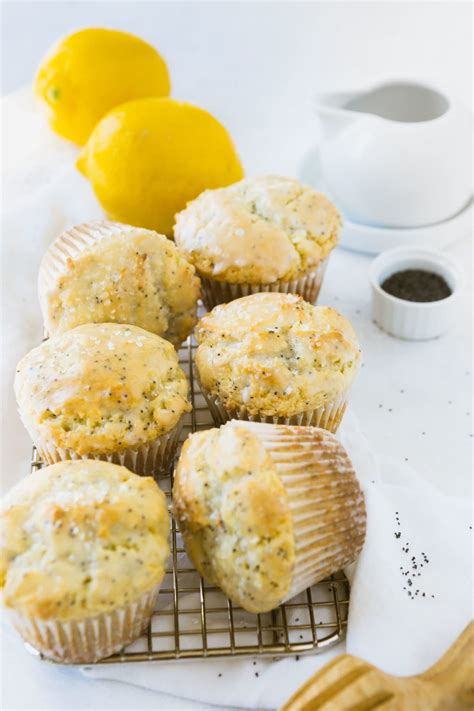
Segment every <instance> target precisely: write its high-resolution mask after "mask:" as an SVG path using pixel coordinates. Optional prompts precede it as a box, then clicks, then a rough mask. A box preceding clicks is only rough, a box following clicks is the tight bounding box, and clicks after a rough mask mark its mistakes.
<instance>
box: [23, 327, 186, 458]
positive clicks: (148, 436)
mask: <svg viewBox="0 0 474 711" xmlns="http://www.w3.org/2000/svg"><path fill="white" fill-rule="evenodd" d="M15 391H16V396H17V401H18V405H19V409H20V415H21V417H22V420H23V422H24V424H25V426H26V428H27V429H28V431H29V432H30V435H31V436H32V438H33V440H34V441H37V439H39V440H41V441H43V442H44V441H46V442H48V443H50V444H53V445H54V446H55V447H59V448H65V449H72V450H73V451H74V452H75V453H76V454H78V455H80V456H82V455H85V454H108V453H112V452H117V451H120V450H122V449H127V448H130V447H131V448H133V447H135V446H138V445H140V444H143V443H146V442H150V441H151V440H154V439H155V438H156V437H159V436H160V435H162V434H164V433H165V432H169V431H170V430H171V429H172V428H173V427H174V425H175V424H176V423H177V422H178V420H179V418H180V417H181V415H182V414H183V412H188V411H189V410H190V409H191V406H190V405H189V403H188V401H187V393H188V383H187V380H186V377H185V375H184V373H183V371H182V370H181V368H180V367H179V363H178V356H177V354H176V351H175V349H174V348H173V346H172V345H171V343H169V342H168V341H165V340H164V339H163V338H160V337H159V336H155V335H154V334H152V333H148V332H147V331H144V330H143V329H141V328H137V327H136V326H123V325H120V324H114V323H102V324H87V325H85V326H78V327H77V328H74V329H72V330H71V331H66V333H63V334H61V335H58V336H54V337H53V338H50V339H49V340H47V341H44V343H42V344H41V345H40V346H38V347H37V348H35V349H33V350H32V351H30V352H29V353H28V354H27V355H26V356H25V357H24V358H23V359H22V360H21V361H20V363H19V364H18V366H17V373H16V378H15Z"/></svg>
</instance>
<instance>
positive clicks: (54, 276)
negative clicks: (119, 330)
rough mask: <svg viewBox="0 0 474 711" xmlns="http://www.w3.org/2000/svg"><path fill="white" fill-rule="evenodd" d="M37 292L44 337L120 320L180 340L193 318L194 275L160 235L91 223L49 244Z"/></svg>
mask: <svg viewBox="0 0 474 711" xmlns="http://www.w3.org/2000/svg"><path fill="white" fill-rule="evenodd" d="M39 297H40V304H41V310H42V313H43V318H44V323H45V328H46V331H47V332H48V333H49V335H55V334H58V333H64V331H68V330H69V329H71V328H75V327H76V326H81V325H82V324H84V323H111V322H113V323H125V324H130V325H132V326H139V327H140V328H144V329H145V330H146V331H150V332H151V333H155V334H156V335H158V336H162V337H163V338H166V340H168V341H171V343H173V345H175V346H179V344H180V343H181V342H182V341H183V340H184V339H185V338H187V336H188V335H189V334H190V333H191V331H192V329H193V328H194V325H195V323H196V309H197V300H198V297H199V279H198V278H197V276H196V275H195V270H194V267H193V266H191V265H190V264H188V262H187V261H186V260H185V259H184V257H183V255H182V254H181V253H180V252H179V251H178V250H177V249H176V246H175V245H174V244H173V242H171V241H170V240H169V239H167V238H166V237H164V236H163V235H160V234H158V233H157V232H153V231H151V230H145V229H141V228H139V227H131V226H130V225H121V224H118V223H116V222H91V223H89V224H84V225H77V226H76V227H73V228H72V229H70V230H67V231H66V232H63V233H62V234H61V235H59V237H57V239H56V240H55V241H54V242H53V243H52V245H51V246H50V247H49V249H48V251H47V252H46V254H45V256H44V257H43V261H42V262H41V267H40V272H39Z"/></svg>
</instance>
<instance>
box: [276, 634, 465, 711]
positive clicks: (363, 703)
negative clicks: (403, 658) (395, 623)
mask: <svg viewBox="0 0 474 711" xmlns="http://www.w3.org/2000/svg"><path fill="white" fill-rule="evenodd" d="M319 709H320V710H321V711H326V710H327V711H369V710H370V711H373V710H375V709H377V711H385V710H386V711H428V709H429V711H472V710H473V709H474V622H470V624H469V625H468V626H467V627H466V629H465V630H464V632H463V633H462V634H461V635H460V636H459V637H458V638H457V640H456V641H455V642H454V644H453V645H452V646H451V647H450V648H449V649H448V651H447V652H446V654H444V656H443V657H441V659H440V660H439V661H438V662H437V663H436V664H435V665H434V666H432V667H431V668H430V669H428V670H427V671H426V672H424V673H423V674H419V675H418V676H406V677H400V676H392V675H391V674H386V673H384V672H382V671H381V670H380V669H378V668H377V667H374V666H373V665H372V664H368V663H367V662H365V661H363V660H362V659H359V658H358V657H353V656H352V655H350V654H340V655H339V656H338V657H336V658H335V659H333V660H332V661H331V662H329V664H326V666H325V667H323V668H322V669H320V670H319V671H318V672H317V673H316V674H314V676H312V677H311V678H310V679H308V681H307V682H306V683H305V684H303V686H302V687H300V688H299V689H298V691H296V692H295V694H293V696H292V697H291V698H290V699H289V701H288V702H287V703H286V704H285V705H284V706H282V708H281V711H318V710H319Z"/></svg>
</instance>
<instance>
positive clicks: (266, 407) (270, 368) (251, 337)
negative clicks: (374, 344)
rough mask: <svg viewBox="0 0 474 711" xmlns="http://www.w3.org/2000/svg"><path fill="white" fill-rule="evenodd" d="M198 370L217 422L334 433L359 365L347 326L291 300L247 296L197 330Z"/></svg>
mask: <svg viewBox="0 0 474 711" xmlns="http://www.w3.org/2000/svg"><path fill="white" fill-rule="evenodd" d="M196 337H197V341H198V344H199V346H198V349H197V352H196V366H197V372H198V376H199V380H200V383H201V386H202V390H203V393H204V396H205V397H206V399H207V401H208V403H209V407H210V408H211V410H212V413H213V415H214V418H215V420H216V422H225V421H226V420H227V419H232V418H233V417H234V418H239V419H244V420H248V419H250V420H255V421H265V422H279V423H286V424H306V425H315V426H318V427H324V428H325V429H329V430H331V431H332V432H335V431H336V429H337V427H338V425H339V423H340V421H341V418H342V416H343V414H344V410H345V407H346V403H347V396H348V391H349V388H350V386H351V384H352V382H353V380H354V377H355V375H356V373H357V370H358V367H359V363H360V348H359V344H358V341H357V337H356V335H355V333H354V330H353V328H352V326H351V325H350V323H349V322H348V321H347V320H346V319H345V318H344V316H342V315H341V314H340V313H338V311H336V310H335V309H332V308H329V307H327V306H313V305H312V304H309V303H307V302H306V301H304V300H303V299H302V298H301V297H300V296H296V295H293V294H253V295H252V296H246V297H244V298H242V299H236V300H235V301H232V302H230V303H229V304H222V305H220V306H216V307H215V308H214V309H213V310H212V311H211V312H210V313H208V314H206V315H205V316H204V317H203V318H202V319H201V320H200V321H199V323H198V326H197V330H196Z"/></svg>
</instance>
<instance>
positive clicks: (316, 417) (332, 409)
mask: <svg viewBox="0 0 474 711" xmlns="http://www.w3.org/2000/svg"><path fill="white" fill-rule="evenodd" d="M201 392H202V394H203V395H204V397H205V399H206V402H207V404H208V406H209V410H210V411H211V414H212V417H213V419H214V422H215V423H216V425H223V424H224V423H225V422H228V421H229V420H247V421H249V422H265V423H268V424H273V425H303V426H311V427H321V428H322V429H325V430H329V432H336V431H337V428H338V427H339V425H340V424H341V420H342V418H343V415H344V412H345V411H346V407H347V403H348V391H345V392H343V393H342V394H341V395H340V396H339V397H338V398H337V399H336V400H331V401H330V402H327V403H326V404H325V405H323V406H322V407H318V408H316V409H315V410H306V411H305V412H300V413H297V414H296V415H289V416H288V417H279V416H277V415H252V414H250V413H249V412H248V410H247V409H246V408H245V407H243V406H242V407H240V408H238V409H237V408H236V409H226V408H225V407H224V405H223V404H222V402H221V401H220V400H219V398H216V397H215V396H214V395H212V394H211V393H210V392H209V390H207V389H206V388H205V387H203V385H201Z"/></svg>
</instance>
